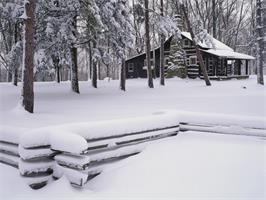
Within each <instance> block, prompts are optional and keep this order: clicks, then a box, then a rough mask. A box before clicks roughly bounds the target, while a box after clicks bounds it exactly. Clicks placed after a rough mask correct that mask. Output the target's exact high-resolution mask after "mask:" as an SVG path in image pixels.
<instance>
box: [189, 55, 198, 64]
mask: <svg viewBox="0 0 266 200" xmlns="http://www.w3.org/2000/svg"><path fill="white" fill-rule="evenodd" d="M189 65H197V56H190V57H189Z"/></svg>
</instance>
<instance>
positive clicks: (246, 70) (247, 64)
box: [246, 60, 249, 75]
mask: <svg viewBox="0 0 266 200" xmlns="http://www.w3.org/2000/svg"><path fill="white" fill-rule="evenodd" d="M246 75H249V73H248V60H246Z"/></svg>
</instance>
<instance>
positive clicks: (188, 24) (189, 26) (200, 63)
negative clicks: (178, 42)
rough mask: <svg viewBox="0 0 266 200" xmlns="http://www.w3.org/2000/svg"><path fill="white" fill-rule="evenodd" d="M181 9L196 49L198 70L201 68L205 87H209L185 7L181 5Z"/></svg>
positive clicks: (209, 83)
mask: <svg viewBox="0 0 266 200" xmlns="http://www.w3.org/2000/svg"><path fill="white" fill-rule="evenodd" d="M181 9H182V10H183V13H184V17H185V20H186V22H187V27H188V30H189V32H190V35H191V38H192V42H193V44H194V46H195V49H196V53H197V58H198V60H199V65H200V68H201V71H202V74H203V77H204V80H205V83H206V85H207V86H210V85H211V82H210V80H209V77H208V74H207V70H206V67H205V65H204V62H203V59H202V55H201V52H200V50H199V46H198V44H197V42H196V40H195V35H194V32H193V30H192V27H191V25H190V21H189V19H188V15H187V12H186V10H185V6H184V5H183V4H182V7H181Z"/></svg>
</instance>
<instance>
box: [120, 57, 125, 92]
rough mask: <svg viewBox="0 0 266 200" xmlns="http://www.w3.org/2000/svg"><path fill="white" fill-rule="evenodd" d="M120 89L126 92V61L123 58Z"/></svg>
mask: <svg viewBox="0 0 266 200" xmlns="http://www.w3.org/2000/svg"><path fill="white" fill-rule="evenodd" d="M120 89H121V90H123V91H126V60H125V58H122V65H121V71H120Z"/></svg>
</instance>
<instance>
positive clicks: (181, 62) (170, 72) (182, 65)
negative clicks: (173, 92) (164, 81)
mask: <svg viewBox="0 0 266 200" xmlns="http://www.w3.org/2000/svg"><path fill="white" fill-rule="evenodd" d="M166 74H167V76H166V77H172V76H175V75H176V76H178V77H180V78H186V77H187V72H186V52H185V51H184V50H183V47H182V42H181V41H180V39H178V38H173V39H172V41H171V49H170V53H169V62H168V68H167V71H166Z"/></svg>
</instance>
